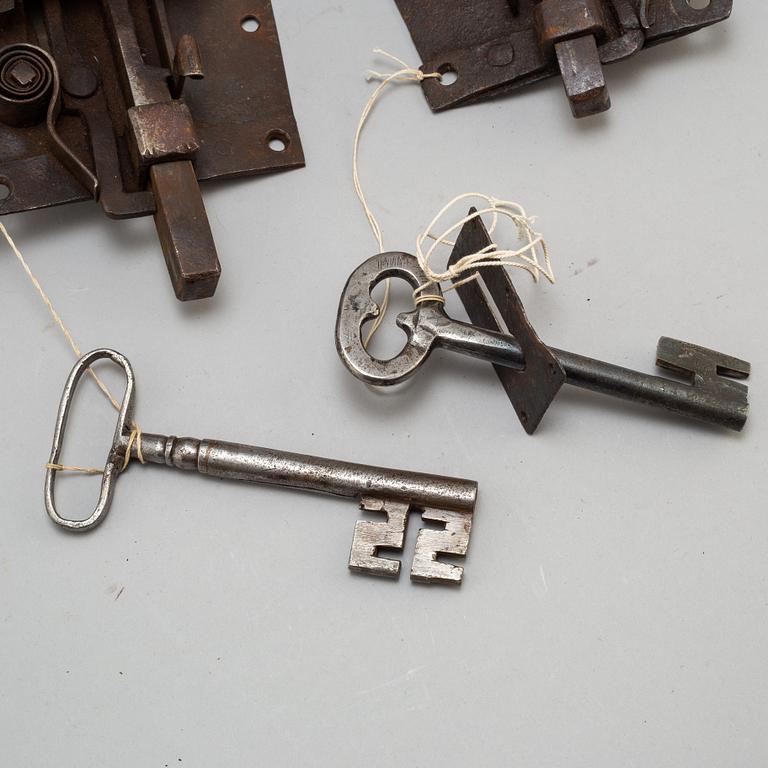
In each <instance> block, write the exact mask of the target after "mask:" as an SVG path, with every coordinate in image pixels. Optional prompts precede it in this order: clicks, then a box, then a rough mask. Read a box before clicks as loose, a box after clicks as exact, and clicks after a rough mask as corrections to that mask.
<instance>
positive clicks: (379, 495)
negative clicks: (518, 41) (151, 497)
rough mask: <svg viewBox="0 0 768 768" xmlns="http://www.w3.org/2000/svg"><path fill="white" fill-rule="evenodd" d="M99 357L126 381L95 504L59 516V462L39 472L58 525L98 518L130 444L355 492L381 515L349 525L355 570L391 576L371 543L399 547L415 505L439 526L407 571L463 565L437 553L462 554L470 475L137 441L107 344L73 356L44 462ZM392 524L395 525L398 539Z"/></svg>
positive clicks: (221, 445) (130, 398) (139, 451)
mask: <svg viewBox="0 0 768 768" xmlns="http://www.w3.org/2000/svg"><path fill="white" fill-rule="evenodd" d="M102 359H109V360H112V361H113V362H115V363H116V364H117V365H119V366H121V367H122V368H123V370H124V371H125V374H126V379H127V388H126V392H125V396H124V400H123V404H122V408H121V411H120V417H119V419H118V423H117V429H116V431H115V437H114V440H113V443H112V448H111V450H110V452H109V456H108V458H107V463H106V466H105V470H104V476H103V480H102V489H101V495H100V497H99V501H98V505H97V507H96V510H95V511H94V512H93V513H92V514H91V515H90V516H89V517H88V518H87V519H85V520H82V521H79V520H69V519H65V518H63V517H61V516H60V515H59V513H58V512H57V510H56V504H55V497H54V483H55V478H56V475H57V472H58V471H59V470H57V469H54V468H49V469H48V470H47V473H46V483H45V504H46V509H47V511H48V514H49V516H50V518H51V519H52V520H53V522H55V523H56V524H57V525H60V526H62V527H64V528H68V529H70V530H86V529H89V528H93V527H94V526H95V525H97V524H98V523H99V522H101V521H102V520H103V518H104V516H105V515H106V513H107V511H108V510H109V506H110V504H111V501H112V495H113V492H114V483H115V481H116V479H117V477H118V476H119V474H120V473H121V472H122V470H123V468H124V467H125V466H126V462H125V457H126V453H127V452H128V451H130V457H129V458H130V459H134V460H138V459H140V458H141V459H143V460H144V462H146V463H149V464H159V465H162V466H166V467H173V468H176V469H182V470H189V471H193V472H198V473H200V474H203V475H209V476H211V477H218V478H224V479H228V480H244V481H247V482H252V483H261V484H266V485H277V486H285V487H289V488H298V489H302V490H308V491H317V492H319V493H325V494H330V495H334V496H344V497H349V498H356V499H358V500H359V502H360V505H361V507H362V508H363V509H365V510H367V511H369V512H381V513H383V514H385V515H387V519H388V522H387V523H383V524H378V523H371V522H368V521H365V522H361V523H359V524H358V526H356V527H355V536H354V540H353V544H352V553H351V554H350V560H349V567H350V569H351V570H355V571H361V572H366V573H375V574H377V575H380V574H384V575H391V576H397V575H398V573H399V570H400V568H399V563H398V564H397V567H396V568H395V567H394V566H392V565H390V563H392V562H393V561H391V560H384V559H382V558H379V557H378V547H399V548H402V544H403V536H404V531H405V525H406V518H407V516H408V514H409V512H411V511H414V512H420V513H421V514H422V517H423V518H424V519H425V520H429V521H436V522H442V523H443V524H444V526H445V530H443V531H439V530H438V531H436V530H432V529H425V530H423V531H420V533H419V536H418V538H417V542H416V547H415V554H414V561H413V567H412V569H411V578H412V579H413V580H414V581H424V582H429V583H436V584H437V583H445V584H458V583H460V582H461V579H462V575H463V568H462V567H460V566H456V565H453V564H447V563H441V562H440V561H439V560H438V559H437V557H438V555H439V554H440V553H446V554H451V555H465V554H466V551H467V546H468V544H469V532H470V529H471V524H472V516H473V513H474V507H475V501H476V499H477V483H476V482H474V481H472V480H462V479H459V478H454V477H442V476H439V475H429V474H425V473H420V472H408V471H404V470H396V469H387V468H385V467H376V466H371V465H368V464H357V463H353V462H349V461H338V460H336V459H325V458H321V457H318V456H309V455H306V454H299V453H290V452H287V451H279V450H275V449H272V448H260V447H257V446H251V445H243V444H240V443H229V442H224V441H221V440H198V439H196V438H191V437H180V438H179V437H172V436H166V435H159V434H151V433H142V435H141V440H140V443H139V440H137V439H136V437H137V435H136V434H135V424H134V422H133V407H134V393H135V381H134V375H133V371H132V369H131V366H130V363H129V362H128V360H127V359H126V358H125V357H124V356H122V355H121V354H119V353H118V352H114V351H112V350H108V349H99V350H94V351H93V352H89V353H88V354H87V355H85V356H84V357H83V358H82V359H81V360H79V361H78V362H77V364H76V365H75V367H74V369H73V371H72V373H71V374H70V377H69V379H68V380H67V384H66V386H65V388H64V394H63V396H62V399H61V405H60V408H59V416H58V419H57V422H56V431H55V434H54V439H53V448H52V450H51V459H50V464H58V463H59V460H60V456H61V450H62V440H63V436H64V430H65V427H66V423H67V418H68V415H69V410H70V406H71V403H72V398H73V396H74V393H75V390H76V387H77V384H78V382H79V381H80V379H81V378H82V376H83V374H84V373H85V372H86V371H87V370H88V369H89V368H90V366H91V365H92V364H93V363H95V362H96V361H98V360H102ZM132 433H133V434H132ZM130 463H133V464H136V463H139V462H138V461H131V462H130ZM397 530H399V531H400V532H401V535H400V538H399V539H398V538H397V535H396V531H397Z"/></svg>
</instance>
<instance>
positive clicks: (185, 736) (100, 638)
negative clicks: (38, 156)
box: [0, 0, 768, 768]
mask: <svg viewBox="0 0 768 768" xmlns="http://www.w3.org/2000/svg"><path fill="white" fill-rule="evenodd" d="M275 6H276V8H275V10H276V14H277V17H278V24H279V29H280V35H281V38H282V43H283V49H284V55H285V60H286V66H287V70H288V77H289V81H290V85H291V90H292V95H293V101H294V108H295V112H296V115H297V118H298V121H299V126H300V130H301V134H302V139H303V142H304V147H305V151H306V155H307V161H308V165H307V168H306V169H304V170H300V171H296V172H291V173H287V174H283V175H279V176H276V177H271V178H264V179H257V180H243V181H238V182H234V183H226V182H225V183H219V184H212V185H210V186H206V187H205V192H204V195H205V200H206V204H207V207H208V212H209V215H210V219H211V224H212V227H213V231H214V235H215V237H216V240H217V243H218V246H219V252H220V256H221V259H222V262H223V266H224V275H223V278H222V281H221V284H220V287H219V290H218V293H217V295H216V298H215V299H214V300H213V301H210V302H208V303H205V304H191V305H181V304H179V303H177V302H176V301H175V300H174V299H173V296H172V293H171V290H170V286H169V282H168V279H167V275H166V271H165V266H164V264H163V260H162V256H161V254H160V251H159V247H158V245H157V242H156V237H155V232H154V227H153V224H152V221H151V220H150V219H143V220H134V221H129V222H123V223H117V222H110V221H108V220H106V219H105V218H103V217H102V214H101V212H100V211H99V209H98V208H97V206H95V205H91V204H83V205H80V206H74V207H69V208H62V209H56V210H50V211H44V212H40V213H35V214H23V215H19V216H14V217H10V218H7V219H5V222H6V224H7V226H8V227H9V229H10V231H11V232H12V234H13V235H14V236H15V238H16V239H17V241H18V243H19V245H20V247H21V248H22V249H23V251H24V253H25V254H26V256H27V258H28V260H29V261H30V263H31V264H32V266H33V269H34V270H35V272H36V273H37V274H38V276H39V277H40V278H41V280H42V281H43V283H44V285H45V286H47V288H48V290H49V292H50V294H51V296H52V298H53V299H54V302H55V304H56V305H57V307H58V308H59V310H60V311H61V313H62V314H63V316H64V318H65V320H66V322H67V323H68V324H69V325H70V327H71V329H72V331H73V333H74V335H75V337H76V338H77V340H78V341H79V343H80V344H81V345H82V347H83V349H90V348H92V347H97V346H112V347H114V348H116V349H119V350H120V351H122V352H123V353H125V354H126V355H127V356H128V357H129V358H130V360H131V361H132V363H133V365H134V368H135V371H136V375H137V379H138V412H137V416H138V419H139V421H140V423H141V424H142V426H143V427H144V428H145V429H147V430H150V431H159V432H168V433H172V434H188V435H194V436H198V437H204V436H210V437H221V438H224V439H230V440H241V441H244V442H252V443H256V444H261V445H268V446H272V447H279V448H285V449H289V450H294V451H305V452H308V453H315V454H319V455H328V456H336V457H339V458H349V459H353V460H358V461H365V462H370V463H374V464H384V465H392V466H401V467H404V468H411V469H417V470H424V471H433V472H438V473H445V474H454V475H459V476H468V477H472V478H476V479H477V480H479V481H480V484H481V495H480V502H479V505H478V509H477V514H476V519H475V528H474V530H473V537H472V545H471V548H470V555H469V557H468V559H467V562H466V574H465V583H464V585H463V587H462V588H461V589H460V590H451V589H441V588H424V587H418V586H413V585H411V584H410V583H409V581H408V579H407V578H402V579H401V580H400V581H399V582H397V583H392V582H388V581H378V580H372V579H367V578H361V577H356V576H353V575H351V574H349V573H348V572H347V568H346V559H347V554H348V549H349V545H350V542H351V537H352V530H353V524H354V521H355V520H356V519H357V517H358V515H357V512H356V509H355V505H354V504H353V503H350V502H348V501H343V500H334V499H331V498H325V497H321V496H312V495H307V494H302V493H295V492H288V491H281V490H274V489H269V488H258V487H250V486H247V485H244V484H236V483H222V482H216V481H213V480H207V479H205V478H200V477H195V476H190V475H182V474H180V473H178V474H174V473H173V472H171V471H165V470H162V469H145V468H141V467H138V466H135V467H131V469H130V470H129V471H128V472H127V473H126V475H125V476H123V477H122V478H121V480H120V482H119V484H118V488H117V494H116V500H115V504H114V507H113V509H112V512H111V515H110V517H109V519H108V520H107V521H106V523H105V524H104V525H103V526H101V527H100V528H99V529H97V530H95V531H93V532H92V533H91V534H89V535H83V536H79V537H78V536H69V535H65V534H64V533H62V532H61V531H59V530H57V529H55V528H54V527H53V526H52V525H51V524H50V523H49V522H48V520H47V519H46V517H45V513H44V509H43V498H42V480H43V469H42V466H43V463H44V462H45V460H46V457H47V453H48V449H49V443H50V438H51V434H52V430H53V422H54V417H55V412H56V407H57V403H58V398H59V394H60V391H61V388H62V386H63V383H64V380H65V377H66V375H67V373H68V372H69V370H70V367H71V365H72V362H73V360H72V355H71V353H70V352H69V350H68V349H67V347H66V346H65V344H64V343H63V340H62V339H61V338H60V334H59V332H58V330H57V329H56V328H54V327H53V325H52V323H51V322H50V319H49V317H48V315H47V314H46V312H45V309H44V307H43V306H42V304H41V303H40V301H39V300H38V298H37V297H36V296H35V295H34V293H33V291H32V289H31V287H30V285H29V284H28V282H27V280H26V278H25V277H24V275H23V274H22V272H21V270H20V269H19V266H18V264H17V263H16V262H15V260H14V259H13V257H12V256H11V255H10V254H9V253H8V252H7V250H6V249H5V247H4V246H3V249H2V258H0V275H1V278H0V285H1V286H2V287H1V288H0V291H2V310H0V313H1V314H2V317H3V332H2V334H0V353H1V354H2V361H3V362H2V371H3V375H2V377H0V402H1V403H2V406H1V407H2V425H3V437H4V439H3V440H2V441H0V478H1V481H0V482H1V487H2V491H3V498H2V507H1V509H0V517H1V519H2V533H1V534H0V763H1V764H2V765H4V766H19V767H21V766H25V767H26V766H41V767H42V766H46V768H47V767H48V766H52V765H56V766H58V768H65V767H68V766H78V768H83V767H84V766H107V765H108V766H142V767H144V766H146V767H150V766H158V767H160V768H162V766H165V765H168V766H171V765H179V766H182V765H183V766H245V765H264V766H266V765H300V764H303V765H318V766H319V765H323V766H326V765H327V766H358V765H371V766H383V765H394V764H396V765H404V766H436V765H442V766H458V765H488V766H507V765H524V766H529V765H530V766H597V765H599V766H656V767H659V766H688V765H695V766H698V768H703V767H705V766H713V767H719V766H750V767H753V766H754V767H757V766H764V765H766V764H768V735H767V730H766V722H767V721H768V669H767V667H766V643H767V641H768V577H767V573H768V563H767V561H766V551H767V547H768V515H766V490H768V473H767V472H766V450H765V446H766V434H768V417H766V397H765V392H766V380H765V377H766V362H768V351H767V350H766V344H765V330H764V328H765V326H764V322H765V320H764V318H765V309H764V307H765V284H766V278H768V261H767V260H766V211H765V203H766V200H765V180H766V120H767V119H768V109H767V108H766V100H765V94H766V92H767V89H768V72H767V71H766V67H765V62H764V54H765V36H764V30H765V28H766V26H765V25H766V24H768V6H766V4H765V3H763V2H759V1H758V0H740V2H738V3H737V7H736V9H735V13H734V16H733V18H732V20H731V21H730V22H728V23H726V24H723V25H721V26H719V27H717V28H713V29H711V30H708V31H705V32H703V33H700V34H698V35H696V36H695V37H691V38H689V39H687V40H684V41H680V42H675V43H670V44H668V45H665V46H662V47H659V48H656V49H654V50H652V51H648V52H645V53H644V54H642V55H641V56H639V57H637V58H635V59H633V60H631V61H629V62H627V63H624V64H619V65H615V66H612V67H610V68H609V69H608V70H607V74H608V79H609V85H610V89H611V94H612V97H613V104H614V107H613V109H612V110H611V111H610V112H609V113H608V114H606V115H603V116H600V117H597V118H594V119H591V120H588V121H583V122H576V121H574V120H572V119H571V117H570V115H569V111H568V107H567V104H566V101H565V98H564V95H563V94H562V86H561V85H560V83H558V82H557V81H555V80H553V81H550V82H548V83H546V84H544V85H541V86H538V87H535V88H533V89H530V90H528V91H525V92H524V93H521V94H520V95H518V96H516V97H514V98H508V99H504V100H501V101H498V102H495V103H488V104H485V105H480V106H474V107H470V108H466V109H463V110H459V111H453V112H450V113H445V114H442V115H437V116H436V115H432V114H431V113H430V112H429V110H428V108H427V105H426V103H425V101H424V99H423V97H422V95H421V93H420V91H419V89H418V88H416V87H413V86H404V87H402V88H401V89H399V90H398V91H397V92H391V93H389V95H387V96H386V98H385V99H384V101H383V102H382V104H381V106H380V108H379V109H377V111H376V113H375V115H374V117H373V121H372V123H371V127H370V130H369V132H368V133H367V134H366V137H365V143H364V148H363V153H362V154H363V176H364V180H365V182H366V186H367V189H368V192H369V195H370V199H371V203H372V205H373V206H374V208H375V209H376V211H377V212H378V213H379V214H380V219H381V222H382V226H383V228H384V232H385V236H386V241H387V246H388V247H390V248H394V249H398V248H401V249H403V250H412V248H413V243H414V239H415V236H416V233H417V232H418V230H419V229H420V228H421V227H423V226H424V225H425V223H426V222H427V221H428V220H429V219H430V218H431V216H432V215H433V213H434V212H435V211H436V210H437V209H438V208H439V207H440V206H441V205H442V204H443V203H444V202H446V201H447V200H448V199H450V198H451V197H453V196H454V195H455V194H458V193H460V192H463V191H467V190H473V189H474V190H482V191H485V192H489V193H492V194H495V195H498V196H500V197H508V198H512V199H516V200H520V201H522V202H524V203H525V205H526V206H527V207H528V209H529V211H530V212H532V213H535V214H536V215H537V216H538V217H539V218H538V225H539V227H540V229H541V230H542V231H543V232H544V233H545V235H546V237H547V239H548V241H549V245H550V247H551V252H552V256H553V259H554V264H555V269H556V271H557V274H558V278H559V280H558V282H557V284H556V285H555V286H546V285H545V286H541V287H535V286H534V285H533V284H532V283H531V282H530V281H529V280H528V279H526V278H524V277H523V276H518V277H517V284H518V286H519V290H520V292H521V294H522V296H523V299H524V300H525V302H526V305H527V308H528V312H529V315H530V317H531V319H532V321H533V322H534V324H535V326H536V327H537V328H538V330H539V332H540V334H541V335H542V337H543V338H544V339H545V340H547V341H549V342H550V343H553V344H555V345H557V346H560V347H562V348H567V349H574V350H575V351H578V352H583V353H587V354H593V355H594V356H598V357H603V358H604V359H607V360H610V361H613V362H617V363H620V364H625V365H628V366H632V367H637V368H640V369H642V370H649V371H651V370H653V361H654V352H655V345H656V340H657V339H658V337H659V336H660V335H671V336H675V337H678V338H683V339H688V340H691V341H694V342H697V343H700V344H703V345H706V346H710V347H713V348H715V349H720V350H722V351H724V352H728V353H731V354H735V355H738V356H741V357H744V358H747V359H749V360H751V361H752V363H753V366H754V373H753V381H752V384H753V388H752V390H751V404H752V414H751V418H750V422H749V423H748V425H747V428H746V430H745V432H744V433H743V434H741V435H735V434H730V433H728V434H724V433H721V432H719V431H716V430H712V429H708V428H703V427H700V426H697V425H696V424H691V423H687V422H685V421H683V420H677V419H674V418H667V417H665V416H664V415H663V414H656V413H654V412H652V411H648V410H646V409H643V408H640V407H632V406H629V405H623V404H615V403H612V402H610V401H606V400H604V399H601V398H598V397H596V396H590V395H587V394H585V393H580V392H578V391H574V392H571V391H564V392H563V393H562V394H561V396H560V397H559V398H558V400H557V401H556V403H555V404H554V406H553V407H552V409H551V411H550V412H549V413H548V414H547V416H546V418H545V421H544V423H543V425H542V427H541V429H540V431H539V433H537V435H536V436H535V437H533V438H528V437H526V436H525V434H524V433H523V431H522V429H521V428H520V426H519V424H518V423H517V422H516V418H515V415H514V412H513V410H512V408H511V406H510V404H509V403H508V401H507V400H506V397H505V395H504V393H503V391H502V389H501V387H500V385H499V384H498V382H497V380H496V378H495V376H494V374H493V372H492V370H491V369H490V367H489V366H487V365H484V364H481V363H478V362H475V361H471V360H463V359H459V358H457V357H454V356H449V355H447V354H445V355H438V356H436V358H435V359H433V360H432V361H431V362H430V364H429V366H428V369H427V370H424V371H423V372H422V375H421V376H419V377H418V378H417V379H416V380H415V381H413V383H412V384H411V385H409V386H408V387H407V388H405V389H402V390H399V391H397V392H394V393H388V394H387V395H381V394H379V393H376V392H372V391H370V390H369V389H367V388H366V387H365V386H363V385H362V384H361V383H359V382H358V381H356V380H355V379H353V378H352V377H351V376H350V375H349V374H348V373H347V372H346V371H345V370H344V369H343V367H342V366H341V364H340V362H339V360H338V359H337V357H336V353H335V352H334V349H333V325H334V319H335V313H336V305H337V301H338V297H339V294H340V291H341V288H342V286H343V284H344V281H345V280H346V278H347V275H348V274H349V273H350V272H351V270H352V269H353V268H354V267H355V266H357V265H358V264H359V263H360V262H361V261H363V260H364V259H365V258H367V257H368V256H370V255H371V254H372V253H373V251H374V244H373V240H372V238H371V236H370V233H369V231H368V229H367V225H366V222H365V220H364V218H363V216H362V214H361V212H360V210H359V208H358V204H357V200H356V199H355V197H354V194H353V190H352V184H351V181H350V152H351V139H352V134H353V131H354V127H355V125H356V121H357V118H358V115H359V112H360V109H361V108H362V105H363V103H364V101H365V99H366V97H367V95H368V93H369V92H370V87H371V86H369V85H367V84H366V83H365V81H364V79H363V76H362V73H363V70H364V69H365V68H366V67H368V66H372V65H373V66H378V67H382V66H385V64H384V62H382V61H381V60H379V59H377V58H376V57H374V56H373V54H371V53H370V51H371V49H372V48H374V47H376V46H380V47H383V48H386V49H388V50H390V51H392V52H394V53H397V54H399V55H400V56H403V57H405V58H407V59H408V60H409V61H413V62H414V63H418V57H417V54H416V52H415V50H414V49H413V47H412V45H411V42H410V39H409V37H408V34H407V31H406V29H405V26H404V25H403V23H402V21H401V19H400V17H399V15H398V14H397V12H396V9H395V6H394V3H392V2H385V1H382V2H372V0H366V2H356V3H353V2H345V3H343V2H338V1H335V2H330V1H326V0H312V2H309V1H306V2H304V1H299V0H293V2H287V1H280V2H276V3H275ZM590 263H591V264H592V266H589V264H590ZM449 308H450V309H451V310H452V311H453V312H454V313H455V314H456V315H457V316H461V310H460V308H459V307H458V305H457V302H456V299H455V297H451V300H450V302H449ZM383 341H384V343H387V339H386V338H385V339H384V340H383ZM390 341H391V339H390ZM80 405H81V406H82V407H81V408H80V409H79V411H78V414H77V416H78V418H81V421H80V422H79V426H77V425H76V426H75V432H73V433H72V434H71V437H72V440H71V441H70V442H69V444H68V450H67V453H66V455H65V457H64V458H65V459H66V460H68V461H72V462H76V463H85V464H88V463H95V464H99V463H101V462H102V461H103V452H104V450H105V447H106V445H107V443H108V440H109V436H110V431H111V428H112V427H111V425H112V424H113V421H114V416H113V414H112V413H111V412H110V409H109V407H108V405H107V404H106V403H105V402H104V401H103V400H102V399H100V398H99V396H98V394H97V393H96V392H95V389H93V388H91V390H90V391H89V392H88V393H87V394H84V397H83V400H82V402H81V403H80ZM75 433H76V434H75ZM61 485H62V490H66V493H65V494H64V497H65V501H66V504H67V505H68V509H70V510H72V509H74V508H75V505H76V504H78V503H79V504H80V505H81V506H87V505H90V504H91V503H92V501H91V500H92V499H95V494H96V490H97V486H98V481H97V480H96V479H93V478H88V479H80V478H78V479H68V480H67V481H63V482H62V483H61ZM414 522H415V521H414ZM416 528H417V526H416V525H412V533H413V532H414V531H415V529H416ZM412 538H413V537H411V540H410V541H409V544H408V547H410V546H411V545H412ZM408 547H407V548H406V551H409V549H408ZM118 595H119V596H118Z"/></svg>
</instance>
